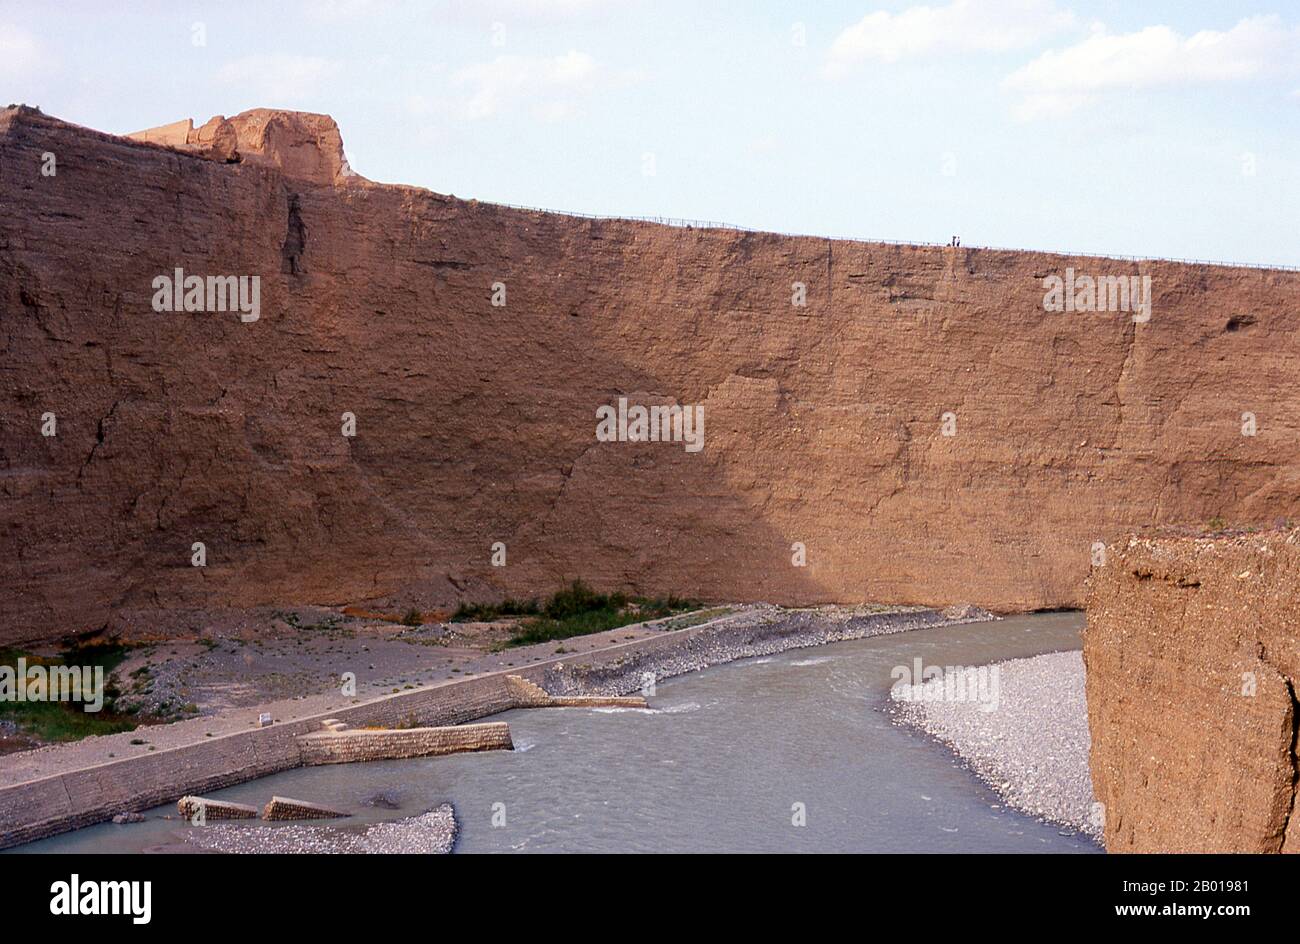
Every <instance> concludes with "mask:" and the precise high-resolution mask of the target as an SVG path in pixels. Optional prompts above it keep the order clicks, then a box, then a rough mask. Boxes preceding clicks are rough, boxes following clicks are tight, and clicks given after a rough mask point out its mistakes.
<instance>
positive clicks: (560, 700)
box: [506, 675, 649, 708]
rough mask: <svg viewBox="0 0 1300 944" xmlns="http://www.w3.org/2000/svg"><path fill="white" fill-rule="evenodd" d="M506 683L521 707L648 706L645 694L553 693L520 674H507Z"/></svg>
mask: <svg viewBox="0 0 1300 944" xmlns="http://www.w3.org/2000/svg"><path fill="white" fill-rule="evenodd" d="M506 685H507V686H508V687H509V688H510V691H511V692H513V693H514V694H515V696H516V698H517V699H518V701H519V707H520V708H646V707H649V704H648V703H647V702H646V700H645V697H644V696H643V695H552V694H551V693H550V692H548V691H547V690H546V689H544V688H542V686H540V685H537V684H536V683H534V682H530V681H529V680H528V679H526V678H521V677H520V676H518V675H508V676H506Z"/></svg>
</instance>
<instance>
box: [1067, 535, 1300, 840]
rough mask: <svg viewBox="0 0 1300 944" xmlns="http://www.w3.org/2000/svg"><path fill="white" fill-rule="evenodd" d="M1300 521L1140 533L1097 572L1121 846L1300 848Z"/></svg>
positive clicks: (1100, 748) (1097, 667) (1102, 734)
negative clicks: (1285, 525)
mask: <svg viewBox="0 0 1300 944" xmlns="http://www.w3.org/2000/svg"><path fill="white" fill-rule="evenodd" d="M1297 624H1300V531H1290V532H1286V531H1274V532H1271V533H1262V534H1246V535H1238V536H1234V537H1218V538H1204V537H1181V538H1133V539H1132V540H1130V541H1128V542H1127V543H1120V544H1117V545H1115V546H1112V547H1110V548H1108V549H1107V553H1106V555H1105V561H1104V563H1103V564H1102V565H1101V566H1100V567H1098V568H1097V569H1096V571H1095V573H1094V574H1093V576H1092V577H1091V579H1090V581H1089V592H1088V628H1087V631H1086V632H1085V634H1084V650H1083V654H1084V663H1085V665H1086V667H1087V692H1088V722H1089V728H1090V730H1091V734H1092V757H1091V768H1092V779H1093V791H1094V793H1095V795H1096V797H1097V800H1098V801H1099V802H1100V803H1102V804H1104V815H1105V839H1106V849H1107V850H1108V851H1110V852H1300V820H1298V819H1297V817H1296V815H1295V802H1296V782H1297V774H1298V769H1297V761H1296V752H1297V741H1296V739H1297V717H1298V716H1297V710H1298V707H1300V706H1297V703H1296V694H1297V680H1300V632H1298V631H1297Z"/></svg>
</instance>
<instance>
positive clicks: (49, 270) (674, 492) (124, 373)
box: [0, 108, 1300, 643]
mask: <svg viewBox="0 0 1300 944" xmlns="http://www.w3.org/2000/svg"><path fill="white" fill-rule="evenodd" d="M147 136H148V137H152V138H154V139H155V141H156V142H162V143H152V142H150V141H137V140H128V139H126V138H121V137H114V136H111V135H106V134H101V133H98V132H95V131H91V130H89V129H86V128H80V127H76V126H73V125H70V124H67V123H65V122H61V121H58V120H57V119H54V118H50V117H47V116H45V115H42V114H40V113H38V112H36V111H33V110H31V109H22V108H12V109H5V110H3V111H0V204H3V206H4V208H5V229H4V233H3V234H0V321H3V324H4V330H3V332H0V337H3V338H4V346H5V355H4V356H5V366H6V370H5V371H4V372H3V380H0V443H2V444H3V449H2V450H0V499H2V500H3V503H4V506H5V510H6V520H7V527H5V528H4V529H0V585H3V586H4V587H6V588H7V592H6V594H5V595H4V598H3V600H2V601H0V643H4V642H13V641H22V640H30V639H40V638H49V637H52V636H57V635H62V634H66V633H69V632H75V631H81V630H91V629H101V628H104V627H108V628H109V629H110V630H112V629H115V628H120V627H123V626H125V627H131V626H134V625H136V622H138V621H141V620H145V619H147V618H148V617H149V616H150V615H151V614H155V613H156V612H157V611H158V610H159V609H168V610H171V609H176V610H186V609H200V610H204V609H211V608H213V607H217V606H232V607H243V606H258V605H277V606H278V605H284V604H289V603H316V604H348V603H355V602H357V601H358V600H363V599H370V598H377V597H386V598H391V599H398V600H403V601H406V602H407V603H409V604H419V606H420V608H421V609H432V608H436V607H438V606H443V605H448V604H451V603H454V602H455V600H457V599H462V598H467V597H468V598H477V599H483V598H485V597H487V596H489V595H495V594H510V595H515V596H528V595H533V594H544V593H549V592H552V591H554V590H555V588H556V586H557V585H558V584H559V582H560V581H561V580H562V579H563V578H564V577H566V576H567V577H573V576H581V577H583V578H584V579H586V580H587V581H588V582H590V583H592V584H594V585H597V586H599V587H600V588H601V589H608V590H613V589H625V590H629V591H632V592H644V593H649V594H657V593H665V592H675V593H678V594H680V595H683V596H691V597H696V598H699V599H708V600H770V601H774V602H778V603H792V604H799V603H808V602H826V601H840V602H862V601H872V600H875V601H882V602H901V603H925V604H934V605H943V604H947V603H951V602H953V601H956V600H969V601H971V602H974V603H978V604H981V605H984V606H986V607H989V608H992V609H997V610H1023V609H1033V608H1040V607H1053V606H1070V605H1077V604H1079V603H1080V602H1081V601H1082V585H1083V579H1084V577H1085V576H1086V574H1087V571H1088V566H1089V558H1090V548H1091V545H1092V544H1093V542H1095V541H1097V540H1099V539H1101V538H1104V537H1105V536H1106V535H1111V534H1115V533H1119V532H1120V530H1121V529H1124V528H1130V527H1142V526H1145V525H1148V524H1159V523H1162V522H1171V521H1172V522H1185V521H1193V522H1204V521H1209V520H1213V519H1214V518H1222V519H1223V520H1225V521H1230V522H1240V521H1255V522H1259V521H1264V522H1268V523H1271V522H1272V520H1273V518H1274V517H1276V516H1281V515H1289V516H1291V517H1300V489H1297V488H1296V487H1295V483H1296V481H1297V479H1298V477H1300V453H1298V452H1297V450H1296V449H1295V448H1294V444H1295V442H1296V441H1297V438H1300V395H1298V394H1297V391H1296V387H1295V384H1294V365H1295V363H1296V362H1297V361H1298V360H1300V273H1294V272H1285V271H1276V270H1268V269H1248V268H1232V267H1227V266H1209V265H1192V264H1181V263H1174V262H1166V261H1158V260H1156V261H1143V262H1133V261H1126V260H1118V259H1105V258H1098V257H1070V256H1061V255H1052V254H1047V253H1032V252H1007V251H993V250H983V249H977V248H966V247H962V248H942V247H935V248H927V247H916V246H900V245H889V244H883V243H868V242H853V241H845V240H830V239H821V238H816V237H793V236H782V235H778V234H774V233H757V232H742V231H736V230H728V229H700V228H689V227H674V226H665V225H658V224H654V223H644V222H637V221H629V220H614V219H609V220H601V219H580V218H576V217H571V216H564V215H559V214H553V213H543V212H534V211H528V210H518V209H511V208H507V207H501V206H494V205H491V204H484V203H479V202H476V201H473V200H461V199H457V198H455V197H452V196H447V195H444V194H438V193H431V192H428V191H425V190H419V189H416V188H413V187H402V186H391V185H380V184H375V183H371V182H369V181H365V180H363V179H361V178H358V177H356V176H355V175H351V174H349V173H348V172H347V171H346V165H345V162H344V160H343V156H342V143H341V139H340V137H339V135H338V129H337V128H336V127H335V126H334V124H333V122H332V121H330V120H329V119H328V118H327V117H325V116H321V115H300V114H294V113H287V112H270V111H266V110H259V111H256V112H250V113H246V114H244V115H238V116H235V117H233V118H229V119H221V120H218V121H216V122H208V123H207V124H205V125H203V126H201V127H199V128H198V129H195V128H193V126H192V125H191V124H190V123H188V122H186V123H182V125H181V126H179V127H173V128H171V129H162V130H160V131H157V132H156V133H154V134H152V135H147ZM167 145H170V146H167ZM47 153H48V154H54V155H56V157H57V160H58V165H57V175H56V176H42V173H41V169H42V166H43V155H45V154H47ZM946 237H947V234H944V235H943V238H945V239H946ZM177 267H181V268H183V270H184V272H185V273H186V274H188V275H191V276H193V275H198V276H201V277H207V276H249V277H252V276H257V277H259V278H260V280H261V281H260V283H259V284H260V286H261V296H260V301H261V310H260V316H259V318H258V320H257V321H256V322H253V323H243V322H241V320H240V317H239V316H238V315H237V314H235V313H233V312H229V311H227V312H208V311H203V312H167V311H163V312H159V311H155V310H153V306H152V299H153V297H154V294H155V290H154V288H153V281H154V280H155V279H156V278H157V277H159V276H162V275H168V276H169V277H170V274H171V273H173V272H174V270H175V269H176V268H177ZM1067 269H1074V270H1076V271H1077V273H1078V274H1080V275H1082V276H1087V277H1088V278H1098V277H1126V278H1127V277H1135V278H1139V279H1141V278H1145V277H1150V279H1151V293H1152V309H1153V311H1152V314H1151V317H1150V319H1149V320H1147V321H1145V322H1142V323H1135V322H1134V318H1133V315H1132V314H1131V313H1130V312H1124V311H1112V312H1106V313H1090V312H1071V313H1063V312H1061V313H1058V312H1052V311H1045V310H1044V296H1045V286H1044V279H1045V277H1048V276H1057V277H1058V278H1059V277H1063V276H1064V275H1065V274H1066V271H1067ZM497 284H500V285H502V286H504V292H505V294H504V296H502V295H501V294H500V293H499V292H496V291H495V290H494V288H493V286H494V285H497ZM799 286H802V289H800V288H799ZM801 293H806V297H805V296H803V295H801ZM494 297H496V298H497V299H498V300H500V301H504V304H500V305H494V304H493V298H494ZM796 297H805V301H806V303H805V304H803V305H799V304H796V303H795V299H796ZM621 397H625V398H627V399H628V400H629V402H630V403H631V404H632V405H634V406H635V405H637V404H642V405H647V404H649V405H654V404H660V405H662V404H672V403H676V404H679V405H688V406H690V405H694V406H701V407H703V408H704V415H705V420H706V422H705V435H704V447H703V449H702V450H700V451H699V452H688V451H686V449H685V447H684V445H683V444H682V443H680V442H677V443H674V442H640V443H638V442H612V443H610V442H598V441H597V439H596V410H597V409H598V408H599V407H602V406H613V405H615V404H617V403H618V400H619V398H621ZM1248 412H1249V413H1252V414H1254V415H1255V417H1257V424H1256V428H1255V433H1256V434H1255V435H1242V428H1243V414H1244V413H1248ZM46 413H50V414H53V415H54V416H55V417H56V418H57V435H54V436H43V435H41V429H42V417H43V416H44V415H45V414H46ZM344 413H349V414H352V415H353V416H354V417H355V419H356V435H355V436H354V437H347V436H344V435H342V417H343V414H344ZM947 433H951V434H952V435H947ZM497 541H500V542H502V543H504V544H505V545H506V547H507V549H508V558H507V560H508V565H507V566H505V567H493V566H492V564H491V557H492V554H491V547H492V545H493V543H494V542H497ZM195 542H202V543H204V544H205V547H206V566H204V567H201V568H200V567H193V566H191V556H192V550H191V549H192V546H193V544H194V543H195ZM796 544H798V545H802V550H799V549H796V548H795V547H794V545H796ZM796 557H799V558H800V559H801V560H802V561H803V563H804V564H805V565H804V566H796V565H795V563H794V562H793V561H794V559H795V558H796ZM375 562H380V564H379V565H376V563H375Z"/></svg>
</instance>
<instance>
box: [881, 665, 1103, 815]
mask: <svg viewBox="0 0 1300 944" xmlns="http://www.w3.org/2000/svg"><path fill="white" fill-rule="evenodd" d="M993 670H996V674H995V675H993V674H991V673H993ZM967 671H969V670H967ZM975 671H978V672H984V673H986V674H987V675H988V678H989V680H990V682H991V684H989V685H987V686H986V687H987V688H988V689H989V690H991V692H992V693H993V695H994V698H993V699H992V700H984V701H980V700H976V699H971V698H953V697H951V695H950V693H948V694H945V691H944V680H943V679H941V678H940V679H932V680H929V681H925V682H922V683H921V684H920V685H905V684H900V685H897V686H895V688H894V689H893V691H892V692H891V693H890V694H891V699H892V702H893V706H894V715H895V718H896V719H897V720H898V721H900V722H902V723H904V724H909V725H912V726H914V727H916V728H919V729H920V730H922V731H924V732H925V733H926V734H928V735H930V736H931V737H934V738H936V739H937V740H939V741H941V742H943V743H944V744H946V745H947V746H948V747H949V748H951V749H952V751H953V753H955V754H956V755H957V756H958V757H959V758H961V760H962V761H963V762H964V763H965V764H966V765H968V766H969V767H970V769H971V770H972V771H974V773H975V774H976V775H977V776H978V777H979V778H980V779H981V780H983V781H984V782H985V783H987V784H988V785H989V786H990V787H992V788H993V790H994V791H995V792H996V793H997V794H998V795H999V796H1000V797H1002V799H1003V800H1005V801H1006V803H1007V805H1008V806H1010V807H1012V808H1013V809H1017V810H1020V811H1021V812H1022V813H1028V814H1029V815H1031V816H1035V817H1038V818H1039V819H1041V820H1045V821H1048V822H1052V823H1059V824H1061V825H1063V826H1067V827H1069V828H1070V829H1072V830H1078V831H1079V832H1082V833H1084V834H1085V835H1087V836H1090V837H1091V838H1093V839H1095V840H1097V841H1100V840H1101V816H1100V812H1099V808H1098V806H1097V804H1096V803H1095V801H1094V798H1093V791H1092V778H1091V776H1090V774H1089V771H1088V750H1089V746H1090V741H1089V737H1088V704H1087V700H1086V699H1085V697H1084V668H1083V656H1082V654H1081V653H1078V652H1052V653H1048V654H1046V655H1041V656H1034V657H1032V658H1028V659H1012V660H1010V661H1008V662H999V663H996V664H994V665H990V666H980V667H979V668H978V669H976V670H975Z"/></svg>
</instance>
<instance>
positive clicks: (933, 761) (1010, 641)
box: [14, 613, 1100, 853]
mask: <svg viewBox="0 0 1300 944" xmlns="http://www.w3.org/2000/svg"><path fill="white" fill-rule="evenodd" d="M1082 626H1083V616H1082V614H1078V613H1049V614H1038V615H1034V616H1025V617H1013V618H1010V619H1005V620H1001V621H999V622H996V623H976V624H971V625H965V626H950V627H944V628H939V629H924V630H916V631H913V632H908V633H900V634H895V635H890V636H878V637H875V638H873V639H863V640H856V641H852V642H842V643H834V644H831V645H828V646H822V647H819V648H814V649H801V650H795V651H791V652H786V653H783V654H781V655H777V656H771V657H765V658H760V659H747V660H743V661H740V662H734V663H731V664H729V665H723V666H717V667H715V668H711V669H706V670H704V671H701V672H696V673H693V674H691V675H687V676H683V677H681V678H676V679H669V680H666V681H662V682H660V683H659V686H658V691H657V693H656V695H655V697H654V698H652V699H651V703H652V704H653V706H654V707H653V709H652V710H650V711H634V710H617V711H616V710H599V709H596V710H591V709H545V710H518V711H510V712H506V713H504V714H502V715H498V716H496V718H495V719H494V720H502V721H508V722H509V723H510V728H511V732H512V735H513V737H514V742H515V745H516V750H515V751H513V752H495V753H489V754H466V755H459V756H453V757H440V758H429V759H423V760H409V761H384V762H380V763H371V764H351V765H337V766H329V767H313V768H307V769H302V770H293V771H288V772H285V773H282V774H277V775H275V776H272V777H267V778H264V779H262V780H258V781H254V782H251V783H246V784H241V785H239V786H236V787H231V788H230V789H227V790H221V791H218V792H216V793H214V794H212V796H214V797H216V798H218V799H225V800H235V801H239V802H244V803H252V804H257V805H261V804H262V803H265V802H266V800H267V799H268V798H269V797H270V796H271V795H272V794H280V795H282V796H291V797H297V798H301V799H305V800H313V801H316V802H320V803H325V804H327V805H330V806H335V807H338V808H340V809H343V810H346V811H349V812H352V813H354V814H355V816H354V817H353V818H352V819H348V820H343V821H339V822H340V824H342V827H341V828H349V827H350V826H354V825H355V824H366V823H373V822H377V821H380V820H383V819H396V818H400V817H405V816H411V815H414V814H417V813H421V812H423V811H424V810H426V809H429V808H431V807H433V806H436V805H437V804H439V803H442V802H444V801H450V802H451V803H453V804H454V805H455V807H456V811H457V815H458V817H459V820H460V824H461V833H460V840H459V844H458V846H457V850H456V851H457V852H701V851H726V852H1067V853H1091V852H1098V851H1100V849H1099V847H1098V846H1097V845H1096V844H1094V843H1093V842H1091V841H1090V840H1088V839H1087V838H1086V837H1084V836H1081V835H1077V834H1073V833H1071V832H1070V831H1069V830H1067V829H1064V828H1062V827H1058V826H1054V825H1050V824H1044V823H1040V822H1037V821H1035V820H1034V819H1032V818H1030V817H1027V816H1024V815H1022V814H1020V813H1017V812H1014V811H1012V810H1009V809H1007V808H1006V807H1005V806H1004V805H1003V804H1002V802H1001V801H1000V800H999V798H998V797H997V796H996V794H994V793H993V792H992V791H991V790H990V789H989V788H988V787H986V786H985V785H984V784H982V783H981V782H980V781H979V780H978V779H976V778H975V776H974V775H973V774H971V773H970V772H968V771H967V770H966V769H964V768H963V767H962V766H961V765H960V763H959V762H958V761H957V760H956V759H955V758H954V757H953V756H952V755H951V754H950V753H949V752H948V751H947V750H946V749H945V748H943V747H941V746H939V745H937V744H936V743H935V742H933V741H931V740H930V739H928V738H926V737H925V736H923V735H921V734H918V733H916V732H915V731H912V730H910V729H906V728H900V727H898V726H897V725H895V724H894V723H893V722H891V721H890V719H889V716H888V715H887V714H886V713H885V711H884V707H885V705H886V700H887V698H888V691H889V687H890V685H891V682H892V679H891V677H890V670H891V669H892V668H893V667H894V666H898V665H910V664H912V660H913V659H914V658H916V657H920V658H921V659H923V661H924V662H925V663H926V664H928V665H968V666H969V665H981V664H984V663H988V662H994V661H998V660H1002V659H1010V658H1018V657H1021V656H1029V655H1036V654H1038V653H1042V652H1052V651H1059V650H1063V649H1078V648H1079V644H1080V643H1079V632H1080V630H1081V629H1082ZM377 794H382V795H384V796H386V797H387V798H389V799H390V800H393V801H395V802H396V803H398V804H400V806H399V808H398V809H395V810H392V809H383V808H375V807H373V806H367V805H365V802H364V801H365V800H366V799H367V798H369V797H373V796H375V795H377ZM796 804H802V809H803V810H804V811H806V825H802V826H796V825H794V824H793V820H794V819H795V815H796V814H795V812H794V811H795V809H796ZM494 813H495V814H496V815H495V817H494ZM502 813H504V825H499V824H500V822H501V820H502ZM168 814H171V816H172V817H173V818H171V819H163V818H162V817H163V816H164V815H168ZM148 815H149V816H150V819H149V820H148V821H147V822H144V823H139V824H133V825H124V826H115V825H112V824H104V825H100V826H92V827H89V828H86V829H81V830H78V831H76V832H73V833H68V834H66V835H63V836H56V837H54V838H51V839H47V840H43V841H41V842H36V843H31V844H29V845H27V846H24V847H21V848H20V849H17V850H14V851H16V852H150V851H185V850H186V849H187V848H188V844H187V843H185V841H184V837H185V833H186V831H187V830H189V829H196V828H202V827H191V826H189V825H187V824H185V823H184V822H181V821H179V820H177V819H176V818H175V808H174V807H161V808H159V809H157V810H153V811H150V813H149V814H148ZM494 819H495V821H496V823H497V825H494ZM245 828H250V829H275V828H277V827H276V826H265V825H257V824H249V825H248V826H247V827H245ZM322 828H340V827H322Z"/></svg>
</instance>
